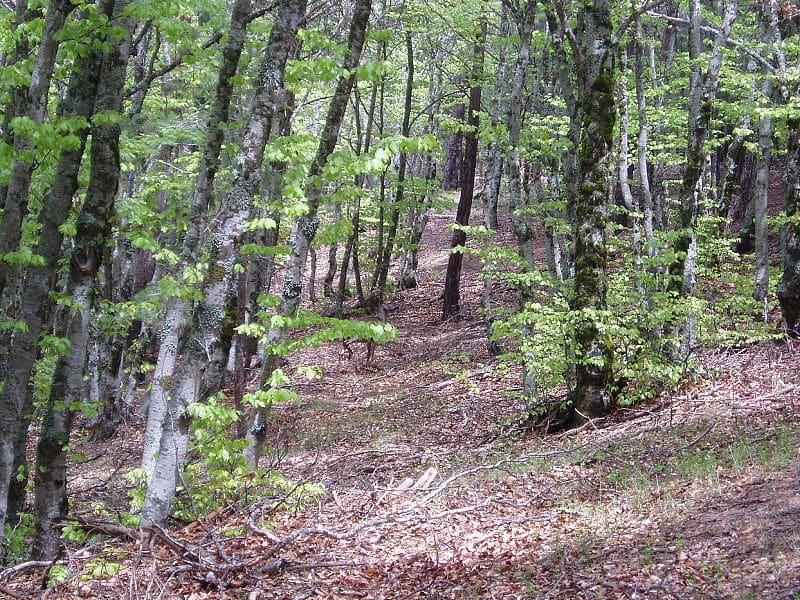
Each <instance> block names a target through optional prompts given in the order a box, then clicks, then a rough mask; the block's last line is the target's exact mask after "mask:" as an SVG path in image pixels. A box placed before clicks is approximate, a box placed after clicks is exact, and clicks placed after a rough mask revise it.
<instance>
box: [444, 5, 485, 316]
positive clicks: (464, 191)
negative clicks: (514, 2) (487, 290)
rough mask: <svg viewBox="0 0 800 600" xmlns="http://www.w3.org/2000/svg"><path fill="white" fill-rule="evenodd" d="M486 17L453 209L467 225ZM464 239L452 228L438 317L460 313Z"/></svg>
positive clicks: (477, 47)
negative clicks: (455, 208) (458, 192)
mask: <svg viewBox="0 0 800 600" xmlns="http://www.w3.org/2000/svg"><path fill="white" fill-rule="evenodd" d="M486 28H487V24H486V20H485V19H483V20H482V21H481V25H480V29H479V30H478V35H477V40H476V42H475V47H474V50H473V54H472V67H471V73H470V89H469V112H468V115H467V134H466V136H465V138H466V143H465V149H464V162H463V168H462V169H461V196H460V198H459V200H458V209H457V210H456V226H457V227H458V226H461V227H464V226H467V225H469V217H470V212H471V211H472V200H473V196H474V194H475V168H476V165H477V161H478V125H479V120H480V117H479V111H480V108H481V93H482V91H483V83H482V77H483V65H484V59H485V54H486ZM466 242H467V233H466V232H465V231H464V230H463V229H460V228H457V229H455V230H454V231H453V239H452V241H451V243H450V258H449V259H448V261H447V273H446V275H445V282H444V301H443V304H442V320H447V319H450V318H458V316H459V313H460V312H461V265H462V264H463V261H464V253H463V251H461V250H457V249H458V248H463V246H464V244H466Z"/></svg>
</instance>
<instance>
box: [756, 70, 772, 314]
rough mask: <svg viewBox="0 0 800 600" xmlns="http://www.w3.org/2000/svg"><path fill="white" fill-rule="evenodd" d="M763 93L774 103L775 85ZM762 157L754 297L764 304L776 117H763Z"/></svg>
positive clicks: (758, 161) (769, 84)
mask: <svg viewBox="0 0 800 600" xmlns="http://www.w3.org/2000/svg"><path fill="white" fill-rule="evenodd" d="M762 92H763V93H764V95H765V97H766V98H767V102H770V101H771V96H772V82H771V81H769V80H767V81H765V82H764V85H763V88H762ZM758 150H759V152H758V157H757V158H756V185H755V193H754V195H753V205H754V209H755V242H756V243H755V247H756V274H755V285H754V288H753V298H754V299H755V300H758V301H764V300H766V298H767V293H768V292H769V230H768V228H767V216H768V209H769V173H770V166H771V164H772V117H770V116H763V117H762V118H761V122H760V124H759V126H758Z"/></svg>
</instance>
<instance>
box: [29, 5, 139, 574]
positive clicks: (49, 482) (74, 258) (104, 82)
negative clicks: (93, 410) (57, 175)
mask: <svg viewBox="0 0 800 600" xmlns="http://www.w3.org/2000/svg"><path fill="white" fill-rule="evenodd" d="M128 4H129V0H117V1H116V2H114V1H113V0H110V1H109V2H108V4H107V5H106V6H103V7H102V9H103V12H104V13H105V14H107V15H108V18H109V20H110V21H112V22H119V20H120V19H121V17H122V15H123V12H124V10H125V8H126V7H127V6H128ZM132 28H133V24H132V23H130V22H127V23H125V24H124V25H123V30H124V31H125V35H124V36H122V37H117V36H116V35H115V36H114V37H109V38H108V39H106V40H104V42H105V43H106V44H108V45H109V50H107V51H106V52H105V54H104V55H103V59H102V66H101V68H100V80H99V82H98V86H97V99H96V101H95V106H94V112H95V114H101V113H107V114H110V113H116V114H121V111H122V91H123V87H124V84H125V69H126V67H127V64H128V57H129V55H130V34H131V31H132ZM91 136H92V147H91V170H90V176H91V179H90V182H89V189H88V191H87V194H86V200H85V201H84V204H83V207H82V208H81V213H80V215H79V216H78V219H77V232H76V235H75V241H74V245H73V249H72V255H71V257H70V258H71V260H70V272H69V282H68V284H67V293H68V294H69V295H70V296H71V297H72V299H73V301H74V307H73V309H72V310H65V311H63V313H62V314H61V318H60V319H59V322H58V323H57V326H56V335H58V336H59V337H63V338H66V339H68V340H69V341H70V352H69V354H67V355H66V356H63V357H61V358H60V359H59V361H58V363H57V364H56V368H55V372H54V373H53V379H52V384H51V386H50V395H49V397H48V399H47V408H46V410H45V417H44V421H43V423H42V428H41V433H40V435H39V443H38V446H37V449H36V469H35V471H34V472H35V495H36V501H35V514H36V521H37V531H36V538H35V540H34V548H35V555H36V556H37V558H39V559H40V560H50V559H52V558H53V557H54V556H55V555H56V553H57V550H58V546H59V544H60V542H61V526H62V524H63V522H64V519H65V518H66V516H67V506H68V498H67V457H68V453H69V440H70V431H71V429H72V422H73V420H74V417H75V415H76V413H77V412H78V411H79V410H80V408H81V404H82V401H83V398H84V396H85V394H84V373H85V371H86V352H87V348H88V344H89V321H90V319H91V314H92V309H93V296H94V294H93V292H94V286H95V279H96V277H97V274H98V273H99V271H100V267H101V266H102V261H103V256H104V254H105V250H104V248H105V245H106V241H107V240H108V237H109V235H110V233H111V217H112V213H113V210H114V200H115V197H116V194H117V189H118V187H119V174H120V156H119V137H120V126H119V125H118V124H113V125H94V126H93V127H92V130H91Z"/></svg>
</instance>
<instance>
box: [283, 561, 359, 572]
mask: <svg viewBox="0 0 800 600" xmlns="http://www.w3.org/2000/svg"><path fill="white" fill-rule="evenodd" d="M366 564H367V563H363V562H321V563H313V564H307V565H306V564H297V565H287V566H285V567H283V569H282V570H284V571H313V570H314V569H331V568H334V567H364V566H366Z"/></svg>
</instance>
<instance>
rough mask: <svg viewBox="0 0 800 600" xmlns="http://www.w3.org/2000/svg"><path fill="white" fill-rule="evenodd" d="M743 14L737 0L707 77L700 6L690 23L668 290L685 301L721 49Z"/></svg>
mask: <svg viewBox="0 0 800 600" xmlns="http://www.w3.org/2000/svg"><path fill="white" fill-rule="evenodd" d="M738 8H739V2H738V0H730V1H729V2H728V4H727V6H726V8H725V15H724V17H723V23H722V27H720V29H719V31H718V33H717V35H716V37H715V40H714V47H713V50H712V55H711V59H710V61H709V63H708V68H707V70H706V72H705V73H703V72H702V71H701V67H702V64H701V62H700V60H701V55H702V53H703V50H704V48H703V40H702V36H701V32H702V21H701V17H702V15H701V8H700V1H699V0H692V2H691V14H690V19H689V48H690V56H691V58H692V60H693V61H694V64H695V67H694V70H693V71H692V80H691V90H690V93H689V139H688V144H687V152H686V170H685V171H684V174H683V179H682V181H681V190H680V201H681V209H680V227H681V229H680V231H679V232H678V234H679V235H678V238H677V240H676V241H675V245H674V250H675V259H674V260H673V262H672V264H671V265H670V267H669V275H670V281H669V283H668V289H670V290H671V291H673V292H675V293H677V294H679V295H680V296H682V297H684V298H690V297H692V296H693V295H694V290H695V287H696V285H697V259H698V254H699V240H698V238H697V223H698V218H699V216H700V196H701V194H702V191H701V189H700V179H701V177H702V175H703V172H704V170H705V168H706V159H707V156H708V152H707V150H706V148H705V145H706V142H707V141H708V138H709V136H710V133H711V130H710V128H711V116H712V110H713V105H714V100H715V98H716V93H717V88H718V87H719V73H720V70H721V68H722V58H723V55H722V48H723V46H724V45H725V42H726V41H727V39H728V37H729V36H730V32H731V28H732V27H733V21H734V20H735V19H736V15H737V12H738ZM695 320H696V316H695V315H692V314H690V315H689V316H688V317H687V319H686V322H685V323H684V324H682V326H681V327H680V331H679V332H678V334H679V335H680V337H681V352H682V353H683V354H684V355H685V354H687V353H688V352H690V351H691V349H692V348H693V347H694V338H695V332H694V329H695Z"/></svg>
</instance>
